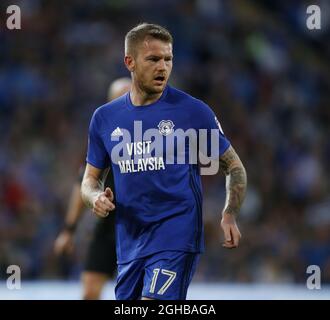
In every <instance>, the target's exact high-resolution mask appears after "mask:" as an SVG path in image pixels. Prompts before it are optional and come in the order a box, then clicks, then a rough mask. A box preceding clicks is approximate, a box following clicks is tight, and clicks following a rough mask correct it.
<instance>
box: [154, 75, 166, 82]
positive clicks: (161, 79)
mask: <svg viewBox="0 0 330 320" xmlns="http://www.w3.org/2000/svg"><path fill="white" fill-rule="evenodd" d="M154 80H156V81H159V82H163V81H164V80H165V76H157V77H156V78H155V79H154Z"/></svg>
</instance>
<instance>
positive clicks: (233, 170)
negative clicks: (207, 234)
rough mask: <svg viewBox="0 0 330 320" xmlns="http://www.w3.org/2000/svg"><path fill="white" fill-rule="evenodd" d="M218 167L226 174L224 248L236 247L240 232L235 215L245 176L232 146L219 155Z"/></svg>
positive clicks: (243, 195)
mask: <svg viewBox="0 0 330 320" xmlns="http://www.w3.org/2000/svg"><path fill="white" fill-rule="evenodd" d="M220 167H221V169H222V171H223V172H224V174H225V175H226V203H225V207H224V209H223V211H222V220H221V227H222V229H223V231H224V234H225V243H224V244H223V246H224V247H225V248H236V247H237V246H238V243H239V240H240V238H241V233H240V231H239V229H238V227H237V225H236V217H237V215H238V212H239V210H240V208H241V205H242V203H243V200H244V197H245V192H246V185H247V178H246V172H245V169H244V166H243V164H242V162H241V160H240V158H239V157H238V155H237V153H236V152H235V150H234V149H233V147H232V146H230V147H229V148H228V150H227V151H226V152H225V153H224V154H223V155H222V156H221V157H220Z"/></svg>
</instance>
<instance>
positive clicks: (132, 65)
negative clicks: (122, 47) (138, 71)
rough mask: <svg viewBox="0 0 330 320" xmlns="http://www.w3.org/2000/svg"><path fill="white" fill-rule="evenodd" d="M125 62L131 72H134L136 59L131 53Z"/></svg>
mask: <svg viewBox="0 0 330 320" xmlns="http://www.w3.org/2000/svg"><path fill="white" fill-rule="evenodd" d="M124 63H125V66H126V68H127V69H128V71H129V72H133V71H134V69H135V60H134V58H133V57H132V56H131V55H127V56H125V58H124Z"/></svg>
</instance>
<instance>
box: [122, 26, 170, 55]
mask: <svg viewBox="0 0 330 320" xmlns="http://www.w3.org/2000/svg"><path fill="white" fill-rule="evenodd" d="M146 37H152V38H154V39H158V40H161V41H164V42H167V43H171V44H173V37H172V35H171V34H170V32H169V31H168V30H167V29H165V28H164V27H162V26H160V25H158V24H151V23H145V22H144V23H141V24H138V25H137V26H135V27H134V28H133V29H131V30H130V31H128V33H127V34H126V36H125V54H133V55H134V54H135V52H136V51H135V50H136V47H137V46H138V45H139V44H140V43H141V42H143V41H144V39H145V38H146Z"/></svg>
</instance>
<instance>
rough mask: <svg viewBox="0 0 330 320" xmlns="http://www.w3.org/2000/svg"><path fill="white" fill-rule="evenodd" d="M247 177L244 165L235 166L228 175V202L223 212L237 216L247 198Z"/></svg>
mask: <svg viewBox="0 0 330 320" xmlns="http://www.w3.org/2000/svg"><path fill="white" fill-rule="evenodd" d="M246 186H247V177H246V172H245V169H244V167H243V165H242V166H240V167H235V168H233V169H232V170H231V171H230V172H229V174H228V175H227V176H226V203H225V207H224V210H223V212H225V213H228V214H232V215H234V216H237V215H238V213H239V210H240V208H241V206H242V203H243V200H244V198H245V192H246Z"/></svg>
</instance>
